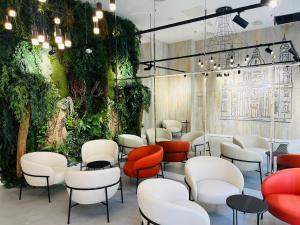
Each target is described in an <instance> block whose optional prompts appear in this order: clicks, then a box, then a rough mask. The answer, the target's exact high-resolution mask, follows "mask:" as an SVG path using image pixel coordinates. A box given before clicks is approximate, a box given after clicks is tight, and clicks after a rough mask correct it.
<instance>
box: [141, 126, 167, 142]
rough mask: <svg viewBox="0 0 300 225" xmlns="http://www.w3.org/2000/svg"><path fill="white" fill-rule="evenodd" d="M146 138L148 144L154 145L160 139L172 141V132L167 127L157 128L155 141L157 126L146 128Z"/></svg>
mask: <svg viewBox="0 0 300 225" xmlns="http://www.w3.org/2000/svg"><path fill="white" fill-rule="evenodd" d="M146 138H147V142H148V145H154V144H155V143H157V142H160V141H172V133H171V132H170V131H169V130H167V129H165V128H156V141H155V128H149V129H147V130H146Z"/></svg>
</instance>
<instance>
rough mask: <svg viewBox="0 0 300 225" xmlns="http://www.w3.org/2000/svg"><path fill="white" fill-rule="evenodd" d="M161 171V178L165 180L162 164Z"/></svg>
mask: <svg viewBox="0 0 300 225" xmlns="http://www.w3.org/2000/svg"><path fill="white" fill-rule="evenodd" d="M160 170H161V176H162V178H165V175H164V170H163V166H162V163H161V164H160Z"/></svg>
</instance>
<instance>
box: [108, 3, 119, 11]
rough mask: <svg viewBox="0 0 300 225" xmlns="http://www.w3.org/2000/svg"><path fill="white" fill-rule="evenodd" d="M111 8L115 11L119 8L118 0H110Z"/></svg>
mask: <svg viewBox="0 0 300 225" xmlns="http://www.w3.org/2000/svg"><path fill="white" fill-rule="evenodd" d="M109 8H110V10H111V11H113V12H114V11H116V8H117V6H116V0H110V2H109Z"/></svg>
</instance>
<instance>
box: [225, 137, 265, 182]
mask: <svg viewBox="0 0 300 225" xmlns="http://www.w3.org/2000/svg"><path fill="white" fill-rule="evenodd" d="M221 157H222V158H225V159H228V160H229V161H231V162H232V163H233V164H234V165H236V166H237V167H238V168H239V169H240V170H241V171H259V174H260V182H261V183H262V169H261V164H262V162H263V157H262V156H261V155H260V154H259V153H257V152H253V151H249V150H247V149H242V148H241V147H240V146H238V145H236V144H232V143H227V142H223V143H221Z"/></svg>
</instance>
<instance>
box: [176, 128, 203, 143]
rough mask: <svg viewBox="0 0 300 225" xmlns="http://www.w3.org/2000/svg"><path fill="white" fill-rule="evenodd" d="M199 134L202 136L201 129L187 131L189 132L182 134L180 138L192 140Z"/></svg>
mask: <svg viewBox="0 0 300 225" xmlns="http://www.w3.org/2000/svg"><path fill="white" fill-rule="evenodd" d="M201 136H203V132H202V131H192V132H189V133H186V134H184V135H182V137H181V139H180V140H182V141H188V142H193V141H194V140H195V139H197V138H199V137H201Z"/></svg>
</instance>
